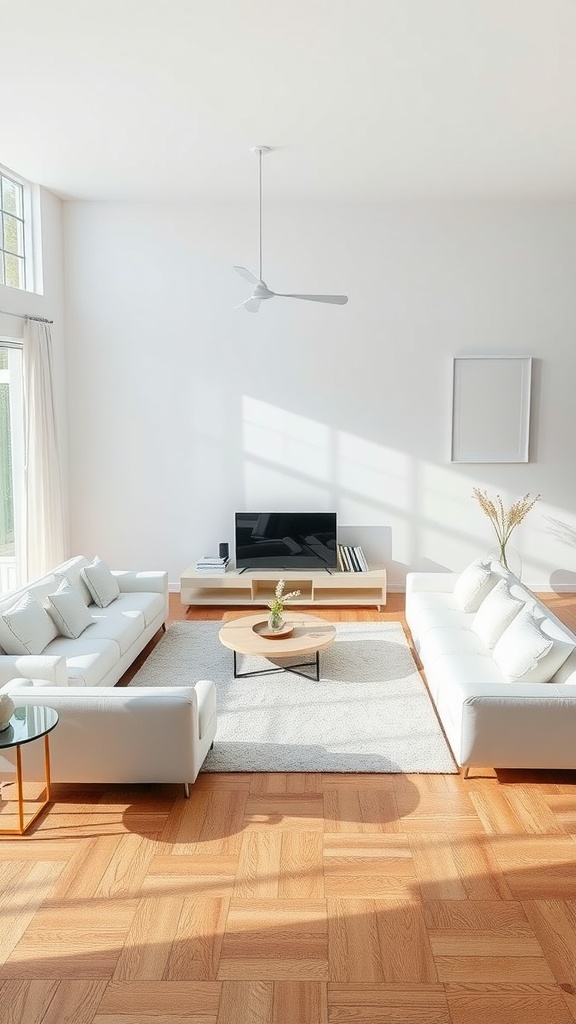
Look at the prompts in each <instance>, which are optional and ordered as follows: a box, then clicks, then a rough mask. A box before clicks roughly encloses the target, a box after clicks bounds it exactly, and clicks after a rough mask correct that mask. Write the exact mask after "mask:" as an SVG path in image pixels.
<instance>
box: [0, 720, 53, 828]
mask: <svg viewBox="0 0 576 1024" xmlns="http://www.w3.org/2000/svg"><path fill="white" fill-rule="evenodd" d="M44 780H45V787H44V790H45V792H44V800H43V801H42V803H41V804H40V805H39V807H38V808H37V809H36V811H35V812H34V814H33V815H32V816H31V817H30V818H29V819H28V821H27V822H25V821H24V793H23V787H22V754H21V752H20V744H19V743H17V744H16V788H17V790H18V828H0V836H23V835H24V833H25V832H27V831H28V829H29V828H30V826H31V825H32V824H33V823H34V822H35V821H36V818H37V817H38V815H40V814H42V811H43V810H44V808H45V807H47V806H48V804H49V803H50V742H49V734H48V733H46V735H45V736H44Z"/></svg>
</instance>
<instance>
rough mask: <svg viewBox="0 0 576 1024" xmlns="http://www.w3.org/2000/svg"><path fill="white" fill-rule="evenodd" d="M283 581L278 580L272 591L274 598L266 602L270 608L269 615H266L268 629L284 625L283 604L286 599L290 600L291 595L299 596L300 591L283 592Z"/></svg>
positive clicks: (279, 627)
mask: <svg viewBox="0 0 576 1024" xmlns="http://www.w3.org/2000/svg"><path fill="white" fill-rule="evenodd" d="M284 587H285V583H284V580H279V581H278V583H277V584H276V590H275V591H274V600H273V601H270V602H269V603H268V607H269V609H270V615H269V616H268V625H269V626H270V629H274V630H276V629H282V626H283V625H284V604H285V602H286V601H290V599H291V598H293V597H299V596H300V591H299V590H293V591H292V593H290V594H285V593H284Z"/></svg>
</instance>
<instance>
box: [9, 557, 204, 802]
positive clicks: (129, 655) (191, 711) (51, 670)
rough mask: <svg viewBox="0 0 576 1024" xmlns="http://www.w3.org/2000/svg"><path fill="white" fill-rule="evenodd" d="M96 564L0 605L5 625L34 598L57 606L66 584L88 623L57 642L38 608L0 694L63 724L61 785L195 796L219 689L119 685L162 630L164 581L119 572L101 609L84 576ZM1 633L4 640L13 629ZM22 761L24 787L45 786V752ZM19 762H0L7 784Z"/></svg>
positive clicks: (56, 742) (75, 561) (72, 567)
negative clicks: (143, 788)
mask: <svg viewBox="0 0 576 1024" xmlns="http://www.w3.org/2000/svg"><path fill="white" fill-rule="evenodd" d="M90 564H91V563H89V562H88V560H87V559H86V558H85V557H83V556H76V557H74V558H72V559H70V560H69V561H68V562H65V563H63V564H62V565H59V566H57V567H56V568H55V569H54V570H53V571H52V572H51V573H49V574H47V575H46V576H44V577H43V578H42V579H40V580H36V581H34V582H33V583H31V584H29V585H28V586H27V587H25V588H23V589H22V590H20V591H18V592H16V593H12V594H10V595H7V596H6V597H3V598H2V599H0V617H2V616H4V619H7V620H8V623H10V622H11V621H13V619H14V617H13V616H11V615H10V610H11V609H13V608H14V605H15V604H21V603H22V602H24V603H26V601H28V603H30V602H29V596H31V597H33V598H34V599H35V601H36V602H38V603H39V604H40V605H43V606H46V605H50V600H53V595H54V593H55V592H56V591H57V590H58V588H59V587H60V586H64V583H65V581H68V583H69V584H70V586H71V588H73V591H74V593H73V595H72V596H73V598H74V601H76V604H77V605H78V601H77V600H76V598H77V595H82V599H83V603H84V605H85V608H84V612H82V608H81V607H79V606H78V610H79V612H80V615H82V614H84V616H85V617H86V621H87V622H88V623H89V624H88V625H86V626H85V628H84V629H82V632H81V633H80V635H79V636H77V637H69V636H62V635H54V636H53V637H52V636H51V635H50V632H48V633H45V632H44V631H45V629H48V630H49V626H48V627H46V625H45V622H44V619H43V617H42V616H40V615H39V612H38V607H37V605H36V604H35V603H33V614H34V615H35V616H36V618H35V619H33V620H31V621H32V622H33V623H35V622H36V621H37V622H38V627H37V632H36V635H34V634H33V631H32V632H31V633H26V632H25V627H23V626H22V625H21V624H19V623H16V625H15V627H14V628H15V629H16V630H17V632H18V634H19V637H18V638H17V640H19V641H20V642H23V643H24V646H25V648H29V649H30V650H32V652H33V653H27V651H26V652H25V653H12V654H7V653H6V652H5V651H4V650H2V649H1V648H0V688H1V689H2V690H6V691H7V692H9V693H10V695H11V697H12V699H13V701H14V703H15V705H17V706H30V705H45V706H48V707H52V708H55V710H56V711H57V712H58V714H59V723H58V725H57V727H56V729H55V730H54V731H53V733H52V734H51V737H50V751H51V774H52V779H53V781H54V782H100V783H108V782H117V783H133V782H179V783H183V784H184V786H185V791H186V792H188V783H190V782H194V781H195V779H196V776H197V775H198V772H199V771H200V768H201V766H202V763H203V761H204V759H205V757H206V754H207V753H208V751H209V749H210V746H211V744H212V742H213V740H214V736H215V733H216V694H215V687H214V684H213V682H211V681H209V680H197V681H195V680H192V679H191V680H190V685H189V686H170V685H169V684H170V680H169V679H167V680H166V684H167V685H166V686H162V687H138V686H129V687H118V688H116V687H115V686H114V684H115V683H116V682H117V681H118V680H119V679H120V677H121V676H122V675H123V673H124V672H125V671H126V670H127V669H128V668H129V666H130V665H131V664H132V662H133V661H134V659H135V658H136V657H137V655H138V654H140V652H141V651H142V650H143V649H144V647H145V646H146V644H147V643H148V642H149V641H150V640H151V639H152V637H153V636H154V635H155V634H156V633H157V632H158V630H159V629H161V628H163V627H164V624H165V621H166V618H167V615H168V580H167V574H166V573H165V572H156V571H116V572H113V573H112V576H113V577H114V580H115V581H116V583H117V589H118V590H119V593H118V594H117V596H115V597H114V598H113V599H112V600H111V601H110V603H109V604H108V605H107V606H105V607H103V608H102V607H99V606H98V605H97V604H95V603H94V602H93V601H92V595H91V594H90V592H89V591H88V590H87V588H86V585H85V581H84V580H83V577H82V569H85V568H86V567H87V566H89V565H90ZM65 589H69V588H65ZM50 595H52V598H51V597H50ZM88 602H90V603H88ZM90 620H92V621H90ZM0 625H1V626H2V628H3V629H4V633H3V636H4V637H6V635H7V634H6V628H7V627H6V622H5V621H4V620H3V622H2V623H0ZM46 637H48V642H47V643H46V645H45V646H43V643H44V640H45V639H46ZM4 642H6V641H4ZM42 647H43V649H41V650H39V648H42ZM23 761H24V773H25V778H26V779H43V777H44V757H43V745H42V744H41V743H32V744H28V745H27V747H26V751H25V752H24V754H23ZM13 762H14V758H13V750H7V751H5V752H3V753H2V756H0V778H3V779H6V778H12V777H13V772H14V768H13Z"/></svg>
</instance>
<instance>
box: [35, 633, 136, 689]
mask: <svg viewBox="0 0 576 1024" xmlns="http://www.w3.org/2000/svg"><path fill="white" fill-rule="evenodd" d="M45 654H59V655H61V656H62V657H64V658H66V667H67V669H68V685H69V686H99V685H100V683H101V681H102V679H104V677H105V676H106V675H107V674H108V672H110V671H111V670H112V669H113V668H114V667H115V665H117V664H118V661H119V659H120V648H119V646H118V644H117V643H116V642H115V641H114V640H108V639H92V636H91V634H90V630H86V631H85V632H84V633H83V634H82V641H81V643H78V641H77V640H69V639H67V638H66V637H63V636H60V637H57V638H56V640H53V641H52V643H50V644H49V645H48V647H47V649H46V651H45Z"/></svg>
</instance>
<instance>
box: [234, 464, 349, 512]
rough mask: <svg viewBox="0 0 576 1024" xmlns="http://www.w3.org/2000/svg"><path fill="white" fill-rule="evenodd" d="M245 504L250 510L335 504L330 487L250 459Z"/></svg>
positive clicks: (295, 509) (308, 508)
mask: <svg viewBox="0 0 576 1024" xmlns="http://www.w3.org/2000/svg"><path fill="white" fill-rule="evenodd" d="M244 506H245V510H246V511H257V510H259V509H262V508H264V509H267V510H270V511H272V512H282V511H286V512H298V511H314V510H317V509H323V510H326V511H329V510H331V509H332V508H333V507H334V500H333V498H331V497H330V490H329V488H327V487H325V486H322V485H321V484H316V483H314V481H313V480H309V479H307V478H306V477H300V476H299V477H295V476H294V475H293V474H291V473H286V471H285V470H277V469H274V468H272V467H271V466H266V465H263V464H262V463H260V462H254V461H252V460H250V459H246V460H245V462H244Z"/></svg>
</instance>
